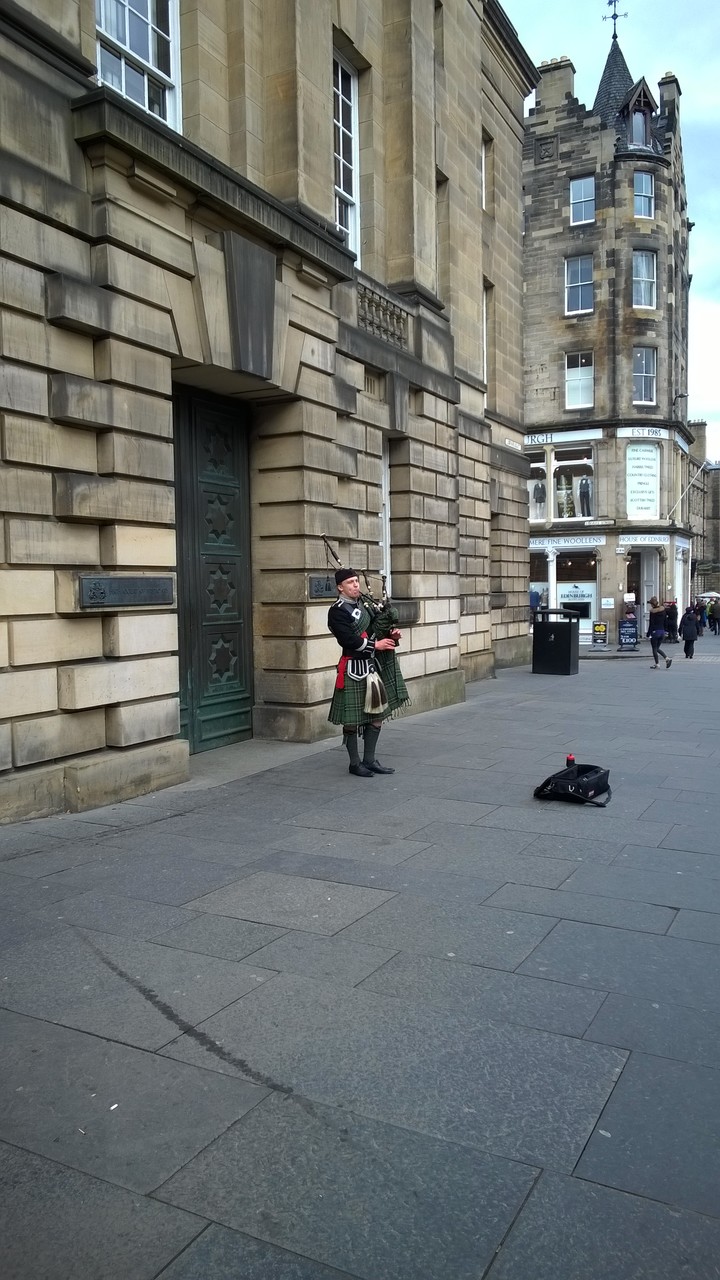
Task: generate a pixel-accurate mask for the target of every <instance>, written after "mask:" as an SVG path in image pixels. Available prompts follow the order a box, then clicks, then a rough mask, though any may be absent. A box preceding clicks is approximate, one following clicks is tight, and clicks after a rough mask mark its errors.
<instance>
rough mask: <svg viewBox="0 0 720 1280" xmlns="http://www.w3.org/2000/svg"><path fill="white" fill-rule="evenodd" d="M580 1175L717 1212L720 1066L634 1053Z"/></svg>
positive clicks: (584, 1157) (700, 1210)
mask: <svg viewBox="0 0 720 1280" xmlns="http://www.w3.org/2000/svg"><path fill="white" fill-rule="evenodd" d="M576 1173H577V1175H578V1177H581V1178H585V1179H588V1180H590V1181H593V1182H600V1183H603V1184H604V1185H605V1186H611V1187H618V1188H619V1189H620V1190H622V1191H630V1192H633V1193H634V1194H635V1195H642V1196H648V1197H649V1198H650V1199H652V1200H660V1201H662V1202H663V1203H665V1204H670V1205H676V1206H679V1207H680V1208H682V1209H691V1210H692V1211H694V1212H696V1213H705V1214H708V1215H709V1216H710V1217H714V1218H716V1219H717V1218H720V1071H717V1070H711V1069H709V1068H707V1067H698V1066H694V1065H691V1064H689V1063H686V1062H673V1061H670V1060H669V1059H668V1058H654V1057H649V1056H647V1055H645V1054H640V1053H633V1055H632V1057H631V1058H630V1060H629V1061H628V1063H627V1066H626V1067H625V1069H624V1071H623V1074H622V1076H621V1078H620V1080H619V1081H618V1084H617V1085H616V1087H615V1089H614V1091H613V1095H612V1097H611V1098H610V1100H609V1102H608V1104H607V1106H606V1108H605V1110H604V1111H603V1114H602V1116H601V1117H600V1121H599V1123H598V1125H597V1127H596V1128H595V1130H594V1132H593V1135H592V1137H591V1138H590V1141H589V1142H588V1144H587V1147H586V1148H585V1151H584V1152H583V1155H582V1157H581V1159H580V1160H579V1162H578V1165H577V1169H576Z"/></svg>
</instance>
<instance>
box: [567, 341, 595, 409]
mask: <svg viewBox="0 0 720 1280" xmlns="http://www.w3.org/2000/svg"><path fill="white" fill-rule="evenodd" d="M583 361H584V362H585V363H583ZM571 375H572V376H571ZM594 404H595V358H594V355H593V352H592V351H567V352H566V353H565V408H566V409H592V407H593V405H594Z"/></svg>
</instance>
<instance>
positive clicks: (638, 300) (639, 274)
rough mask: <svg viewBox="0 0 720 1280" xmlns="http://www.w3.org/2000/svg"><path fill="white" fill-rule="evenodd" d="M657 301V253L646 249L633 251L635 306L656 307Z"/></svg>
mask: <svg viewBox="0 0 720 1280" xmlns="http://www.w3.org/2000/svg"><path fill="white" fill-rule="evenodd" d="M656 302H657V254H655V253H648V252H647V251H646V250H644V249H636V250H635V251H634V253H633V306H634V307H655V305H656Z"/></svg>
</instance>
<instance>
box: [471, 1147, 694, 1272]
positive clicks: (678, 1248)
mask: <svg viewBox="0 0 720 1280" xmlns="http://www.w3.org/2000/svg"><path fill="white" fill-rule="evenodd" d="M486 1280H720V1224H719V1223H717V1222H714V1221H711V1220H710V1219H709V1218H705V1217H701V1216H700V1215H699V1214H695V1213H687V1212H683V1211H679V1210H678V1209H676V1208H673V1209H669V1208H667V1207H666V1206H665V1205H661V1204H654V1203H653V1202H652V1201H650V1200H642V1199H640V1198H639V1197H638V1196H631V1195H625V1194H623V1193H622V1192H620V1191H612V1190H610V1189H608V1188H607V1187H598V1186H593V1185H592V1184H591V1183H588V1182H583V1181H581V1180H580V1179H579V1178H566V1177H563V1176H562V1175H560V1174H554V1173H545V1174H543V1176H542V1178H541V1179H540V1180H539V1182H538V1183H537V1185H536V1187H535V1188H534V1190H533V1192H532V1194H531V1195H530V1197H529V1199H528V1201H527V1204H526V1205H525V1206H524V1208H523V1210H522V1213H521V1214H520V1216H519V1218H518V1219H517V1221H516V1222H515V1224H514V1226H513V1228H512V1230H511V1232H510V1234H509V1235H508V1237H507V1239H506V1240H505V1241H504V1242H503V1245H502V1247H501V1249H500V1252H499V1253H498V1256H497V1259H496V1260H495V1262H494V1263H493V1265H492V1266H491V1267H490V1270H489V1271H488V1273H487V1277H486Z"/></svg>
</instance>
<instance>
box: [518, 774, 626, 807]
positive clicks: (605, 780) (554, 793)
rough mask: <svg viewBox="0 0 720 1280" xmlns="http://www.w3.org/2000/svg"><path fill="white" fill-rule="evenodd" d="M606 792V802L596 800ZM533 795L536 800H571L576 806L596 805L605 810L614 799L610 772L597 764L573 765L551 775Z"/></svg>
mask: <svg viewBox="0 0 720 1280" xmlns="http://www.w3.org/2000/svg"><path fill="white" fill-rule="evenodd" d="M605 792H607V796H606V798H605V799H604V800H597V799H596V797H597V796H601V795H604V793H605ZM533 795H534V797H535V799H536V800H570V801H572V802H574V803H575V804H594V805H597V807H598V808H599V809H604V808H605V805H606V804H607V803H608V801H609V800H611V799H612V791H611V790H610V770H609V769H601V768H600V765H597V764H573V765H570V766H569V767H568V768H566V769H559V770H558V772H557V773H551V774H550V777H549V778H546V779H545V781H544V782H541V783H540V786H539V787H536V788H535V790H534V791H533Z"/></svg>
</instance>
